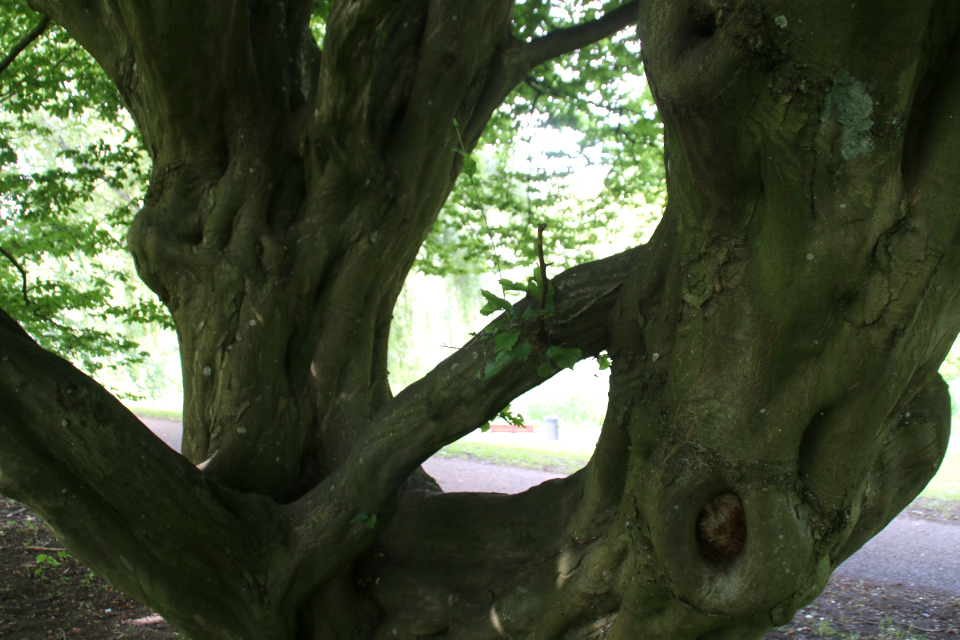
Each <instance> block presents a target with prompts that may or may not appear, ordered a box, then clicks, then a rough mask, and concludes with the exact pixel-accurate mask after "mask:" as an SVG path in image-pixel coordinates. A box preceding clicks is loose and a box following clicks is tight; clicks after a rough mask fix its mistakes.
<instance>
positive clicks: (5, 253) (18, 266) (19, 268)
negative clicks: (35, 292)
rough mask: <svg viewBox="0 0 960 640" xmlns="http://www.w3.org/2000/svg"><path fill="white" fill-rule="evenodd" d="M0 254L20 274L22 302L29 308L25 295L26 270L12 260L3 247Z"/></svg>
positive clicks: (28, 301) (27, 297)
mask: <svg viewBox="0 0 960 640" xmlns="http://www.w3.org/2000/svg"><path fill="white" fill-rule="evenodd" d="M0 254H3V256H4V257H5V258H6V259H7V260H9V261H10V262H12V263H13V266H14V267H16V268H17V271H19V272H20V278H21V279H22V281H23V282H22V286H23V301H24V302H25V303H26V305H27V306H28V307H29V306H30V296H28V295H27V272H26V270H25V269H24V268H23V267H22V266H21V265H20V263H19V262H17V259H16V258H14V257H13V255H12V254H10V253H8V252H7V250H6V249H4V248H3V247H0Z"/></svg>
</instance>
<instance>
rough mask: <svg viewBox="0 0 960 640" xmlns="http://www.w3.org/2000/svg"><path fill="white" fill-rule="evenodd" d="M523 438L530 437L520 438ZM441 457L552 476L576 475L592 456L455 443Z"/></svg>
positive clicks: (478, 443) (482, 443)
mask: <svg viewBox="0 0 960 640" xmlns="http://www.w3.org/2000/svg"><path fill="white" fill-rule="evenodd" d="M517 437H519V438H524V437H529V436H522V435H521V436H517ZM437 455H438V456H440V457H441V458H460V459H463V460H476V461H478V462H486V463H488V464H498V465H502V466H504V467H518V468H520V469H536V470H539V471H550V472H552V473H573V472H574V471H576V470H578V469H580V468H581V467H583V465H585V464H587V461H588V460H589V459H590V453H589V452H588V453H575V452H565V451H555V450H553V449H551V448H549V447H543V448H540V447H537V446H536V445H533V446H531V445H523V444H522V442H521V444H520V445H518V446H511V445H505V444H487V443H484V442H464V441H460V442H454V443H453V444H449V445H447V446H446V447H444V448H443V449H441V450H440V451H438V452H437Z"/></svg>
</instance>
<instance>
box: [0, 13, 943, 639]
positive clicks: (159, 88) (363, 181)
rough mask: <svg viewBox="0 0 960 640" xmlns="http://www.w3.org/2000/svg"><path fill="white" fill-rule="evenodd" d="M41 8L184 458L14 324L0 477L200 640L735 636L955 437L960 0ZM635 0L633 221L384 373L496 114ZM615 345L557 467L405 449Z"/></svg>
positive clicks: (806, 583) (469, 423)
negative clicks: (495, 312) (128, 165)
mask: <svg viewBox="0 0 960 640" xmlns="http://www.w3.org/2000/svg"><path fill="white" fill-rule="evenodd" d="M31 6H33V7H34V8H35V9H37V10H39V11H41V12H43V13H44V14H45V15H48V16H50V17H51V18H52V19H53V20H55V21H56V22H57V23H58V24H60V25H62V26H63V28H64V29H66V32H67V33H69V34H70V35H71V37H73V38H74V39H75V40H76V41H77V42H78V43H79V44H80V45H81V46H83V47H84V48H85V49H86V50H88V51H89V52H90V53H91V54H92V55H93V56H94V58H96V59H97V61H98V62H99V63H100V64H101V65H102V67H103V68H104V71H105V73H106V75H107V77H109V78H110V80H111V81H112V82H113V83H114V84H115V85H116V86H117V88H118V89H119V91H120V95H121V97H122V99H123V101H124V104H125V105H126V106H127V108H128V109H129V111H130V113H131V114H132V117H133V119H134V121H135V122H136V125H137V128H138V131H139V133H140V135H141V136H142V140H143V144H144V146H145V148H146V149H147V151H148V153H149V155H150V159H151V161H152V163H153V165H152V169H151V174H150V184H149V188H148V189H147V192H146V194H145V196H144V202H143V206H142V208H141V209H140V211H139V212H138V213H137V215H136V218H135V219H134V221H133V223H132V225H131V227H130V231H129V236H128V237H129V243H130V247H131V250H132V252H133V254H134V257H135V260H136V263H137V269H138V272H139V274H140V276H141V277H142V278H143V280H144V281H145V282H146V283H147V284H148V285H149V286H150V287H151V288H152V289H153V290H154V291H155V292H156V293H157V294H158V295H159V297H160V299H161V300H162V301H163V302H164V304H165V305H166V306H167V308H168V309H169V310H170V313H171V316H172V318H173V320H174V323H175V325H176V328H177V332H178V336H179V340H180V344H181V357H182V362H183V375H184V390H185V406H184V431H185V433H184V455H185V456H186V457H181V456H179V455H177V454H175V453H174V452H172V451H170V450H169V449H167V448H166V447H165V446H164V445H163V444H162V443H160V442H159V441H158V440H157V439H156V438H154V437H153V436H152V435H151V434H150V433H149V432H148V431H147V430H146V429H145V428H144V427H143V425H141V424H140V423H139V422H138V421H137V419H136V418H135V417H133V416H132V415H131V414H129V413H128V412H127V411H126V410H125V409H123V407H122V406H121V405H120V404H119V403H118V402H116V401H115V400H114V399H113V398H111V397H110V396H109V394H107V393H106V392H105V391H104V390H103V389H101V388H100V387H98V386H97V385H96V384H95V383H94V382H93V381H91V380H90V379H89V378H86V377H85V376H83V375H82V374H80V373H79V372H77V371H76V370H74V369H73V368H72V367H71V366H70V365H69V364H67V363H66V362H64V361H63V360H61V359H60V358H58V357H56V356H54V355H51V354H49V353H47V352H45V351H43V350H42V349H41V348H40V347H39V346H38V345H37V344H36V343H35V342H33V341H32V340H31V339H30V338H29V337H28V335H27V334H26V333H25V332H24V331H23V329H22V328H21V327H20V325H19V324H18V323H17V322H16V321H14V320H13V319H12V318H11V317H10V316H9V315H7V314H3V315H2V316H0V317H2V320H0V327H2V329H0V331H2V341H0V351H2V354H0V406H2V407H3V411H2V414H0V489H2V490H3V491H4V493H6V494H8V495H11V496H13V497H15V498H18V499H21V500H23V501H25V502H27V503H28V504H30V505H31V506H32V507H34V508H35V509H36V510H37V511H38V512H40V513H41V515H42V516H43V517H44V518H45V519H46V520H47V521H48V522H49V523H50V524H51V525H52V526H53V527H54V528H55V529H56V530H57V532H58V534H59V535H60V537H61V539H62V540H63V541H64V543H65V544H66V545H67V546H68V547H69V548H70V549H71V550H72V551H73V552H75V553H76V554H77V555H78V556H79V557H81V558H82V559H83V560H84V561H86V562H87V563H88V564H90V565H91V566H93V567H94V568H95V569H96V570H98V571H99V572H100V573H102V574H103V575H105V576H107V577H108V578H109V579H110V580H111V581H112V582H113V583H114V584H116V585H118V586H119V587H120V588H121V589H123V590H125V591H126V592H128V593H131V594H132V595H135V596H136V597H138V598H140V599H142V600H143V601H144V602H147V603H149V604H150V605H151V606H153V607H154V608H155V609H156V610H157V611H158V612H159V613H161V614H162V615H164V616H165V617H166V618H167V619H168V620H169V621H170V622H171V623H173V624H174V625H176V626H177V627H178V628H180V629H182V630H183V631H184V632H185V633H186V634H187V635H188V636H189V637H191V638H197V639H201V638H203V639H207V638H210V639H213V638H218V639H220V638H224V639H225V638H250V639H254V638H255V639H258V640H264V639H267V640H269V639H272V638H278V639H280V638H283V639H287V638H290V639H293V638H333V637H345V636H357V637H371V638H373V637H375V638H414V637H418V636H435V637H450V638H460V637H477V638H495V637H501V636H511V637H518V636H529V637H539V638H560V637H565V638H587V637H589V638H597V637H608V638H633V637H641V638H676V639H689V640H694V639H699V640H722V639H733V638H759V637H761V636H762V635H763V634H764V632H765V631H766V630H767V629H768V628H769V627H770V626H771V625H776V624H780V623H783V622H786V621H787V620H789V619H790V617H791V616H792V615H793V613H794V611H795V610H796V608H797V607H799V606H800V605H802V604H803V603H805V602H808V601H810V600H812V599H813V598H814V597H815V596H816V594H817V593H819V591H820V590H821V589H822V588H823V586H824V584H825V583H826V581H827V578H828V577H829V575H830V572H831V571H832V570H833V568H835V567H836V566H837V565H838V564H839V563H840V562H842V561H843V560H844V559H845V558H846V557H848V556H849V555H850V554H851V553H853V551H854V550H856V549H857V548H859V546H861V545H862V544H863V543H864V542H865V541H866V540H867V539H868V538H869V537H870V536H872V535H873V534H875V533H876V532H877V531H879V530H880V529H881V528H882V527H883V526H884V525H885V524H886V523H887V522H888V521H889V520H890V519H892V518H893V517H894V516H895V515H896V513H897V512H898V511H899V510H900V509H902V508H903V506H904V505H906V504H907V503H908V502H909V501H910V499H911V498H912V497H913V496H915V495H916V494H917V493H918V492H919V491H920V489H921V488H922V487H923V486H924V485H925V484H926V482H927V481H928V480H929V478H930V477H931V476H932V475H933V473H934V472H935V470H936V468H937V466H938V464H939V462H940V460H941V459H942V456H943V453H944V451H945V449H946V442H947V436H948V431H949V397H948V394H947V391H946V385H945V384H944V382H943V380H942V379H941V378H940V377H939V376H938V374H937V367H938V365H939V364H940V362H941V361H942V360H943V358H944V356H945V355H946V353H947V351H948V349H949V347H950V345H951V343H952V342H953V340H954V338H955V337H956V335H957V332H958V328H960V327H958V313H957V311H958V309H957V306H958V304H960V299H958V296H957V294H956V292H957V287H956V282H957V275H958V271H960V251H956V250H954V245H955V244H957V242H958V230H960V229H958V226H960V216H958V215H957V208H958V205H957V202H960V198H958V195H960V194H958V193H957V191H958V190H960V176H958V175H957V174H958V173H960V162H958V158H957V154H958V153H960V151H958V149H960V145H958V142H960V140H958V139H960V118H957V117H956V114H957V113H960V82H958V78H957V77H956V76H957V74H960V47H958V37H957V34H958V29H960V3H957V2H955V1H949V2H919V3H910V4H909V5H904V4H903V3H893V2H884V1H881V2H879V3H878V2H874V3H870V4H869V5H866V4H864V3H859V4H857V3H853V4H849V3H818V4H816V3H815V4H804V5H803V6H799V5H797V4H796V3H787V2H772V3H771V2H764V3H758V2H754V1H751V0H744V1H726V0H723V1H719V2H713V3H710V2H691V3H687V2H645V3H638V2H627V3H623V4H621V3H613V4H612V5H610V6H608V7H606V10H605V11H602V12H601V11H597V10H594V9H589V10H588V9H587V8H586V7H585V6H584V5H583V4H579V3H576V4H571V5H570V6H571V7H572V8H573V10H572V11H570V12H569V13H567V14H564V13H563V12H562V11H560V10H559V9H558V8H557V7H559V5H557V6H554V5H551V4H548V3H545V2H526V3H522V4H516V3H514V2H513V1H499V0H490V1H487V2H468V1H462V0H405V1H402V2H383V1H381V0H349V1H348V0H343V1H337V2H332V3H322V4H320V5H319V6H318V7H313V6H312V4H311V3H308V2H298V1H296V0H294V1H292V2H287V3H272V2H249V3H237V2H224V1H218V0H210V1H208V2H203V3H185V2H173V1H167V2H157V1H151V2H143V1H140V0H120V1H118V0H102V1H101V0H86V1H84V2H79V3H78V2H69V3H68V2H59V1H57V0H34V2H32V5H31ZM312 14H313V15H316V16H318V17H317V19H318V20H320V21H322V28H320V29H319V30H320V31H322V32H323V37H322V42H321V44H320V45H318V43H317V40H316V37H315V35H314V31H312V30H311V18H312ZM557 16H561V17H562V18H564V19H562V20H561V19H558V18H557ZM633 22H637V24H638V25H639V35H640V39H641V40H642V42H643V63H644V69H645V71H646V74H647V78H648V80H649V82H650V85H651V88H652V91H653V95H654V97H655V99H656V102H657V106H658V109H659V113H660V114H661V116H662V118H663V121H664V149H665V157H666V186H667V193H668V200H667V206H666V210H665V213H664V217H663V220H662V221H661V223H660V225H659V227H658V229H657V231H656V233H655V235H654V236H653V238H652V239H651V240H650V242H648V243H646V244H644V245H641V246H639V247H636V248H634V249H631V250H628V251H626V252H624V253H621V254H618V255H616V256H613V257H610V258H606V259H603V260H598V261H594V262H590V263H587V264H583V265H580V266H577V267H573V268H571V269H569V270H567V271H566V272H564V273H563V274H561V275H558V276H556V277H555V278H553V279H552V282H551V283H550V284H551V285H552V286H548V283H547V279H546V278H541V279H540V281H539V283H538V287H531V288H530V290H531V295H528V296H527V297H526V298H525V299H524V300H523V301H521V302H518V303H516V304H514V305H510V304H506V305H504V306H505V308H503V314H501V316H500V317H499V318H498V319H496V320H495V321H494V323H492V324H491V325H490V327H489V328H488V330H485V331H484V332H482V333H481V334H479V335H478V336H477V337H476V338H475V339H474V340H472V341H471V342H470V343H469V344H467V345H466V346H465V347H464V348H462V349H460V350H458V351H457V352H456V353H454V354H453V355H451V356H450V357H449V358H448V359H447V360H445V361H444V362H443V363H441V364H440V365H438V366H437V367H436V368H435V369H434V370H433V371H431V372H430V373H429V374H427V375H426V376H424V377H423V378H422V379H421V380H419V381H417V382H416V383H414V384H412V385H411V386H409V387H408V388H406V389H405V390H404V391H402V392H401V393H399V394H397V395H396V396H393V394H392V393H391V390H390V387H389V385H388V383H387V365H386V363H387V351H388V336H389V329H390V323H391V315H392V311H393V307H394V304H395V302H396V300H397V296H398V295H399V291H400V288H401V286H402V283H403V281H404V278H405V277H406V275H407V273H408V272H409V270H410V268H411V266H412V265H413V263H414V261H415V260H416V258H417V255H418V252H419V251H420V248H421V246H422V245H423V242H424V239H425V238H426V237H427V236H428V234H429V233H430V230H431V229H432V228H433V226H434V224H435V223H436V220H437V217H438V215H439V212H440V210H441V208H442V206H443V204H444V202H445V201H446V200H447V199H448V196H449V195H450V193H451V191H452V189H453V188H454V184H455V181H456V179H457V177H458V176H459V175H460V174H461V173H468V174H473V175H479V170H478V164H479V163H476V164H475V163H474V162H471V160H472V157H471V156H470V154H471V152H472V151H473V149H474V148H475V147H476V145H477V144H478V143H479V141H480V140H481V136H482V135H483V132H484V131H485V130H486V128H487V126H488V124H489V123H490V122H491V118H493V117H494V114H496V113H497V112H498V111H499V110H500V109H501V105H503V104H504V101H505V100H507V99H508V97H509V96H511V95H513V93H512V92H513V91H514V90H515V88H516V87H517V86H518V85H521V84H523V83H525V82H527V81H528V80H529V79H530V77H531V76H534V77H538V73H539V72H538V69H541V68H542V65H544V64H546V63H549V61H551V60H552V59H554V58H556V57H558V56H562V55H566V54H570V53H571V52H573V51H577V50H580V51H582V50H583V48H584V47H589V46H591V44H592V43H595V42H599V41H601V40H603V39H604V38H608V37H610V36H613V35H614V34H616V33H618V32H619V31H621V30H622V29H624V28H626V26H627V25H629V24H632V23H633ZM636 64H637V65H638V67H639V61H637V62H636ZM638 67H637V68H638ZM618 71H620V70H618ZM610 72H611V73H612V70H610ZM560 79H561V80H564V81H566V79H565V78H563V77H561V78H560ZM535 84H536V83H535ZM642 179H643V178H642V177H640V176H634V177H632V178H630V179H629V180H628V182H630V181H638V180H642ZM494 298H495V296H494ZM494 298H488V301H489V303H490V304H491V305H493V306H494V307H496V306H497V305H498V304H500V303H498V302H497V300H496V299H494ZM557 349H559V350H561V352H558V351H557ZM602 350H607V351H608V352H609V353H610V355H611V357H612V359H613V373H612V376H611V387H610V403H609V407H608V411H607V416H606V419H605V421H604V425H603V432H602V435H601V437H600V440H599V442H598V445H597V449H596V451H595V453H594V455H593V457H592V459H591V461H590V462H589V463H588V465H587V466H586V467H585V468H584V469H583V470H582V471H580V472H579V473H577V474H574V475H573V476H571V477H569V478H567V479H563V480H558V481H553V482H549V483H546V484H543V485H540V486H539V487H536V488H534V489H532V490H530V491H528V492H526V493H524V494H520V495H517V496H490V495H477V494H444V493H442V492H440V491H439V490H438V489H437V487H436V485H435V484H434V483H433V482H432V481H431V479H430V478H429V477H427V476H426V475H425V474H424V473H423V472H422V471H420V470H419V468H418V467H419V465H420V463H421V462H422V461H423V460H425V459H426V458H427V457H428V456H430V455H431V454H432V453H433V452H435V451H436V450H437V449H438V448H440V447H442V446H443V445H444V444H446V443H448V442H451V441H453V440H455V439H457V438H458V437H460V436H461V435H463V434H465V433H467V432H469V431H472V430H473V429H475V428H476V427H477V426H479V425H481V424H483V423H485V422H486V421H488V420H489V419H490V418H491V417H492V416H493V415H494V414H496V413H497V412H498V411H499V410H501V409H502V408H503V407H504V406H505V405H506V404H507V403H508V402H509V401H510V400H511V399H513V398H515V397H516V396H518V395H519V394H521V393H523V392H524V391H526V390H527V389H530V388H532V387H534V386H536V385H538V384H539V383H540V382H541V381H542V380H543V374H544V373H546V374H547V375H548V376H549V375H550V374H552V372H554V371H555V370H556V368H557V365H559V364H564V362H565V361H566V360H569V359H570V357H571V355H570V354H572V353H578V354H580V355H582V356H590V355H596V354H598V353H600V352H601V351H602ZM550 353H554V354H557V353H561V355H562V356H563V357H562V358H561V357H559V356H557V357H553V356H549V355H548V354H550ZM491 363H496V366H494V367H491V366H490V365H491Z"/></svg>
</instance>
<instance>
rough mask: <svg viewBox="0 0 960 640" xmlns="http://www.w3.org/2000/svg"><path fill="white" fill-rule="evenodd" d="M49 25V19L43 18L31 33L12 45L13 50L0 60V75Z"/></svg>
mask: <svg viewBox="0 0 960 640" xmlns="http://www.w3.org/2000/svg"><path fill="white" fill-rule="evenodd" d="M49 24H50V18H48V17H47V16H43V18H41V19H40V23H39V24H38V25H37V26H36V27H34V28H33V31H31V32H30V33H28V34H27V35H25V36H23V38H22V39H21V40H20V42H18V43H17V44H15V45H13V49H11V50H10V53H8V54H7V56H6V57H5V58H4V59H3V60H0V73H3V72H4V71H6V70H7V67H9V66H10V63H12V62H13V61H14V60H15V59H16V58H17V56H18V55H20V53H21V52H22V51H23V50H24V49H26V48H27V47H29V46H30V43H31V42H33V41H34V40H36V39H37V38H39V37H40V36H41V35H43V32H44V31H46V30H47V26H48V25H49Z"/></svg>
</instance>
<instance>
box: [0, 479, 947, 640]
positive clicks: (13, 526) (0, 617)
mask: <svg viewBox="0 0 960 640" xmlns="http://www.w3.org/2000/svg"><path fill="white" fill-rule="evenodd" d="M907 514H908V515H909V516H910V517H916V518H926V519H937V520H941V521H945V520H948V521H957V520H958V519H960V504H958V503H944V502H933V501H918V502H916V503H914V504H913V505H911V506H910V507H909V508H908V510H907ZM179 637H180V636H179V635H178V634H177V633H176V632H175V631H174V630H173V628H171V627H170V625H168V624H167V623H166V622H164V621H163V619H162V618H160V617H159V616H156V615H154V614H153V612H152V611H150V610H149V609H147V608H146V607H144V606H143V605H141V604H139V603H138V602H136V601H135V600H132V599H131V598H128V597H127V596H124V595H122V594H120V593H118V592H117V591H115V590H113V589H112V588H111V587H110V585H109V584H107V583H106V582H105V581H104V580H103V579H101V578H99V577H97V576H95V575H94V574H93V573H92V572H91V571H90V570H89V569H87V568H86V567H85V566H83V565H82V564H81V563H80V562H78V561H77V560H75V559H74V558H72V557H71V556H70V555H69V553H67V552H66V551H65V550H64V549H63V548H62V547H60V544H59V542H58V541H57V539H56V537H55V536H54V535H53V534H52V533H51V532H50V530H49V529H47V528H46V526H44V524H43V522H42V521H41V520H40V519H39V518H38V517H37V516H36V515H35V514H34V513H33V512H32V511H31V510H30V509H28V508H27V507H25V506H23V505H22V504H20V503H17V502H14V501H13V500H7V499H4V498H2V497H0V638H2V639H3V640H47V639H48V638H53V639H57V640H174V639H176V638H179ZM958 637H960V597H958V596H957V595H954V594H949V593H941V592H936V591H931V590H929V589H915V588H910V587H907V586H902V585H880V584H868V583H865V582H862V581H857V580H846V579H839V578H836V577H834V579H832V580H831V581H830V584H829V585H828V586H827V588H826V590H825V591H824V592H823V594H822V595H821V596H820V597H819V598H818V599H817V600H816V601H814V602H813V603H812V604H810V605H809V606H807V607H805V608H803V609H801V610H800V611H799V612H797V615H796V616H795V617H794V620H793V622H791V623H790V624H789V625H787V626H784V627H780V628H779V629H777V630H774V631H771V632H770V633H769V634H767V636H766V639H765V640H787V639H790V640H799V639H803V640H814V639H821V638H828V639H834V640H855V639H856V640H868V639H869V640H956V639H957V638H958Z"/></svg>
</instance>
